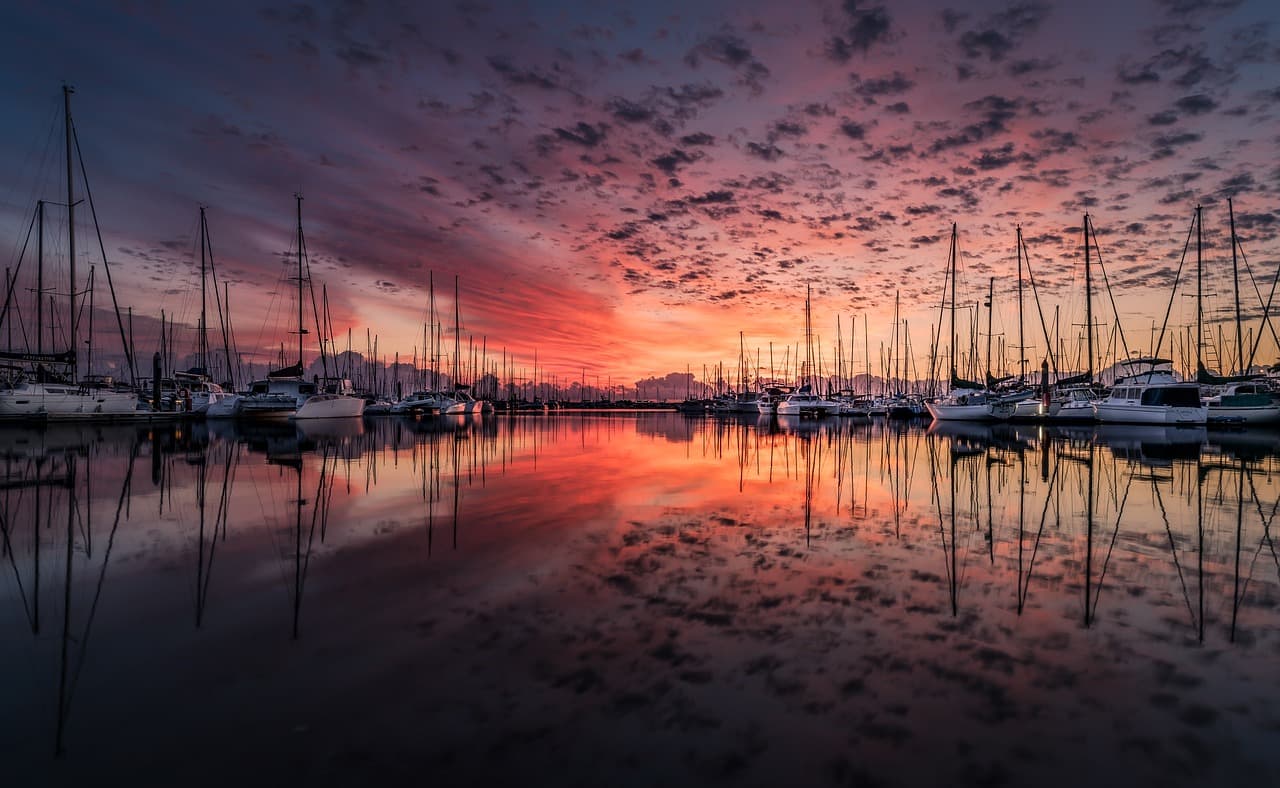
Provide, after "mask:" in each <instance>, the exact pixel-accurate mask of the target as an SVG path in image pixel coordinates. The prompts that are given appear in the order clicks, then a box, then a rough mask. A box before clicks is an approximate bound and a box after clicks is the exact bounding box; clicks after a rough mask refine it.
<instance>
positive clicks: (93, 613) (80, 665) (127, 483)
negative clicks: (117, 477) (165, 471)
mask: <svg viewBox="0 0 1280 788" xmlns="http://www.w3.org/2000/svg"><path fill="white" fill-rule="evenodd" d="M137 451H138V445H137V444H136V443H135V444H134V447H133V457H131V458H130V461H129V472H128V475H126V476H125V480H124V484H122V485H121V486H120V499H119V500H118V501H117V502H116V518H115V521H114V522H113V523H112V524H111V532H110V533H109V534H108V535H107V549H106V551H105V552H104V553H103V556H102V569H101V570H100V571H99V572H98V584H97V586H96V587H95V589H94V592H93V603H92V604H91V605H90V606H89V615H88V616H87V617H86V618H85V622H84V631H83V632H82V633H81V635H80V644H81V645H80V654H79V656H78V658H77V659H76V669H75V672H74V673H72V674H71V686H70V688H69V689H68V691H67V702H66V706H65V707H64V708H63V713H64V714H67V713H68V712H69V711H70V709H71V699H72V698H73V697H74V696H75V694H76V687H77V686H79V684H80V673H81V671H83V670H84V662H85V657H86V656H88V653H89V648H88V643H89V630H90V629H91V628H92V627H93V622H94V619H95V618H96V617H97V613H98V601H99V600H100V599H101V598H102V588H103V586H104V585H105V581H106V579H107V566H108V564H109V563H110V561H111V547H112V545H114V544H115V540H116V530H117V529H118V528H119V527H120V515H121V512H123V511H124V502H125V500H126V499H127V498H128V495H129V490H130V488H132V486H133V460H134V459H136V458H137V456H138V455H137Z"/></svg>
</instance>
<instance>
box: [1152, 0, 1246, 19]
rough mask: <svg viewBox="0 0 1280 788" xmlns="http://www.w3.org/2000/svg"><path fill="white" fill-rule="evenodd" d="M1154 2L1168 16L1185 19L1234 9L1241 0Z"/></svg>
mask: <svg viewBox="0 0 1280 788" xmlns="http://www.w3.org/2000/svg"><path fill="white" fill-rule="evenodd" d="M1156 2H1157V3H1158V4H1159V5H1160V6H1161V7H1162V8H1164V10H1165V13H1166V14H1168V15H1169V16H1171V17H1174V18H1176V19H1187V18H1193V17H1202V16H1207V15H1213V14H1219V13H1225V12H1227V11H1231V10H1234V9H1236V8H1238V7H1239V6H1240V4H1241V3H1242V2H1243V0H1156Z"/></svg>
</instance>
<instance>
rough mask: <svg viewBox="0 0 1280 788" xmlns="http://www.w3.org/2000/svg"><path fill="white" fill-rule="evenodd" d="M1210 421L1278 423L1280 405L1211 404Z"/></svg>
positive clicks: (1237, 423) (1253, 423) (1236, 423)
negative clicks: (1235, 405)
mask: <svg viewBox="0 0 1280 788" xmlns="http://www.w3.org/2000/svg"><path fill="white" fill-rule="evenodd" d="M1208 423H1209V424H1234V425H1245V426H1251V425H1257V424H1278V423H1280V406H1277V405H1260V406H1244V407H1232V406H1230V405H1223V406H1218V407H1215V406H1213V405H1210V406H1209V410H1208Z"/></svg>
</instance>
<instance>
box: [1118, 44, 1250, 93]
mask: <svg viewBox="0 0 1280 788" xmlns="http://www.w3.org/2000/svg"><path fill="white" fill-rule="evenodd" d="M1116 76H1117V78H1118V79H1119V80H1120V82H1122V83H1124V84H1126V85H1140V84H1144V83H1148V82H1160V81H1162V80H1163V79H1165V78H1166V77H1170V76H1172V82H1173V84H1175V85H1177V86H1178V87H1182V88H1190V87H1192V86H1194V85H1198V84H1200V83H1202V82H1205V81H1208V80H1215V81H1222V80H1224V79H1226V78H1228V77H1230V76H1231V71H1230V70H1229V69H1225V68H1222V67H1219V66H1217V65H1215V64H1214V63H1213V61H1212V60H1210V58H1209V56H1208V55H1207V54H1206V53H1205V47H1204V45H1203V44H1187V45H1185V46H1182V47H1177V48H1173V47H1169V48H1165V49H1162V50H1161V51H1160V52H1158V53H1156V54H1154V55H1152V56H1150V57H1148V58H1147V59H1145V60H1142V61H1138V62H1133V61H1128V60H1126V61H1122V62H1121V64H1120V66H1119V67H1118V69H1117V73H1116Z"/></svg>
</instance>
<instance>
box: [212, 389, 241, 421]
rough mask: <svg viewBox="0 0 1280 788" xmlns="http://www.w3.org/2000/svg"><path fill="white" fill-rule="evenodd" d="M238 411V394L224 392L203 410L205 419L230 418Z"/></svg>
mask: <svg viewBox="0 0 1280 788" xmlns="http://www.w3.org/2000/svg"><path fill="white" fill-rule="evenodd" d="M239 411H240V395H238V394H224V395H223V396H222V398H221V399H219V400H218V401H217V402H213V403H210V404H209V406H208V407H207V408H205V411H204V417H205V418H206V419H230V418H234V417H235V416H236V414H237V413H239Z"/></svg>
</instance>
